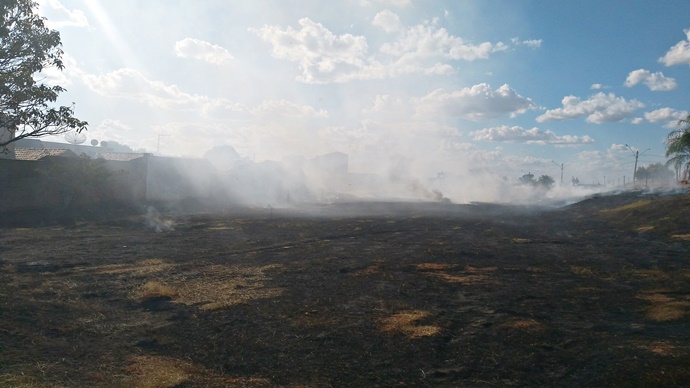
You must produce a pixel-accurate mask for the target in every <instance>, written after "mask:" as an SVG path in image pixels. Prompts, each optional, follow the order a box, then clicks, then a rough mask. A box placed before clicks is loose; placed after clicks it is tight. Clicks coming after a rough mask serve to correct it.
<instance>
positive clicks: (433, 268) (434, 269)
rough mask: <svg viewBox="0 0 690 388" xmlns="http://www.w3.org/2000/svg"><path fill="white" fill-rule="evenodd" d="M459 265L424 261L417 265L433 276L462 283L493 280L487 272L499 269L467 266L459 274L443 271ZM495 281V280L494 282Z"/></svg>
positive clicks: (450, 281) (449, 281)
mask: <svg viewBox="0 0 690 388" xmlns="http://www.w3.org/2000/svg"><path fill="white" fill-rule="evenodd" d="M456 267H457V265H454V264H440V263H438V264H437V263H422V264H418V265H417V269H419V270H422V271H429V272H427V273H428V274H429V275H431V276H435V277H438V278H439V279H441V280H443V281H446V282H448V283H462V284H477V283H484V282H491V280H490V279H489V277H488V276H487V275H486V273H487V272H493V271H496V270H497V269H498V267H481V268H475V267H470V266H468V267H465V269H464V270H463V271H461V272H460V273H459V274H449V273H447V272H443V270H450V269H453V268H456ZM494 283H495V282H494Z"/></svg>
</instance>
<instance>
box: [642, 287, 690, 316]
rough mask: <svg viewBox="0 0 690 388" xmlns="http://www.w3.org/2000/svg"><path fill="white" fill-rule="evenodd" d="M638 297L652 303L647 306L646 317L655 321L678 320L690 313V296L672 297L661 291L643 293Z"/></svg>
mask: <svg viewBox="0 0 690 388" xmlns="http://www.w3.org/2000/svg"><path fill="white" fill-rule="evenodd" d="M637 298H638V299H642V300H646V301H647V302H649V303H650V304H651V306H648V307H646V308H645V310H644V311H645V317H646V318H647V319H649V320H651V321H655V322H668V321H676V320H679V319H682V318H683V317H685V316H686V315H687V314H688V313H690V297H688V296H686V297H684V298H672V297H670V296H668V295H664V294H659V293H643V294H640V295H638V296H637Z"/></svg>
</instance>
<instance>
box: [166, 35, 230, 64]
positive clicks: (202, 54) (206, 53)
mask: <svg viewBox="0 0 690 388" xmlns="http://www.w3.org/2000/svg"><path fill="white" fill-rule="evenodd" d="M175 54H176V55H177V56H178V57H180V58H192V59H198V60H201V61H204V62H208V63H211V64H214V65H224V64H227V63H229V62H230V61H232V59H233V56H232V55H231V54H230V53H229V52H228V50H226V49H224V48H223V47H220V46H218V45H215V44H211V43H209V42H205V41H203V40H199V39H192V38H186V39H182V40H178V41H177V42H175Z"/></svg>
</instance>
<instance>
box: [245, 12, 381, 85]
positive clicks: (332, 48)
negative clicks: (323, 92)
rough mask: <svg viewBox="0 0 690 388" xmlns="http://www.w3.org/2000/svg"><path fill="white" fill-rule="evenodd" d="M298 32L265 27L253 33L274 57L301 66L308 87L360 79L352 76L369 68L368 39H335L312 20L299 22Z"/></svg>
mask: <svg viewBox="0 0 690 388" xmlns="http://www.w3.org/2000/svg"><path fill="white" fill-rule="evenodd" d="M298 24H299V29H294V28H292V27H288V28H287V29H285V30H283V29H281V28H280V27H278V26H265V27H263V28H260V29H250V31H252V32H254V33H256V34H257V35H258V36H259V37H260V38H261V39H262V40H264V41H265V42H268V43H270V44H271V45H272V46H273V56H274V57H275V58H278V59H285V60H288V61H292V62H298V63H299V66H300V69H301V70H302V75H301V76H300V77H299V78H298V79H299V80H300V81H302V82H306V83H326V82H344V81H348V80H350V79H353V78H357V77H356V75H355V76H353V73H355V74H356V73H358V72H360V71H361V70H362V69H363V68H364V67H366V58H365V56H366V53H367V50H368V46H367V41H366V38H365V37H363V36H354V35H351V34H343V35H335V34H333V33H332V32H331V31H330V30H328V29H327V28H326V27H324V26H323V25H322V24H321V23H316V22H314V21H312V20H311V19H309V18H302V19H300V20H299V21H298Z"/></svg>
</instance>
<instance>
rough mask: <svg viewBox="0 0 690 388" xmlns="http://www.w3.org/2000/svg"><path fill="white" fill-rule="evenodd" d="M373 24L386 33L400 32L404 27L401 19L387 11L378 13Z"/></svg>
mask: <svg viewBox="0 0 690 388" xmlns="http://www.w3.org/2000/svg"><path fill="white" fill-rule="evenodd" d="M371 24H372V25H374V26H375V27H379V28H380V29H382V30H384V31H386V32H394V31H398V30H400V28H401V27H402V24H401V23H400V17H398V15H396V14H395V13H393V12H391V11H389V10H387V9H386V10H383V11H381V12H379V13H377V14H376V16H374V20H372V22H371Z"/></svg>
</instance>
